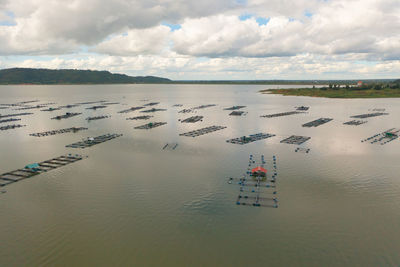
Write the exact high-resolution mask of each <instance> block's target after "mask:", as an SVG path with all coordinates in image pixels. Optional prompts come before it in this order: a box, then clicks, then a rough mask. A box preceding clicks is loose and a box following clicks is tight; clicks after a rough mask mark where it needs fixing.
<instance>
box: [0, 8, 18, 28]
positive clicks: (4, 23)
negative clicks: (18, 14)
mask: <svg viewBox="0 0 400 267" xmlns="http://www.w3.org/2000/svg"><path fill="white" fill-rule="evenodd" d="M4 13H5V14H6V16H7V17H8V18H7V19H5V20H2V21H0V26H15V25H17V23H16V22H15V20H14V19H15V14H14V13H13V12H12V11H5V12H4Z"/></svg>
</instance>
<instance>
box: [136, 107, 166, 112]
mask: <svg viewBox="0 0 400 267" xmlns="http://www.w3.org/2000/svg"><path fill="white" fill-rule="evenodd" d="M157 111H166V109H164V108H152V109H147V110H142V111H140V112H144V113H150V112H157Z"/></svg>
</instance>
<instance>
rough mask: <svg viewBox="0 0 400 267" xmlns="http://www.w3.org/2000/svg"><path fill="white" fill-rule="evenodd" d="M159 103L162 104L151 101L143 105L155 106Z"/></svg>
mask: <svg viewBox="0 0 400 267" xmlns="http://www.w3.org/2000/svg"><path fill="white" fill-rule="evenodd" d="M158 104H160V102H150V103H147V104H145V105H143V106H146V107H149V106H155V105H158Z"/></svg>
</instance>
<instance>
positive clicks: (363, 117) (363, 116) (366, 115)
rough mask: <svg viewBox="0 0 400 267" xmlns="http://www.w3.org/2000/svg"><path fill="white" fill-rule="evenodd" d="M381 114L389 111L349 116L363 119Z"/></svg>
mask: <svg viewBox="0 0 400 267" xmlns="http://www.w3.org/2000/svg"><path fill="white" fill-rule="evenodd" d="M383 115H389V113H384V112H375V113H367V114H360V115H355V116H351V117H350V118H355V119H365V118H371V117H377V116H383Z"/></svg>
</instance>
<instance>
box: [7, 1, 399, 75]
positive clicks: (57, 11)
mask: <svg viewBox="0 0 400 267" xmlns="http://www.w3.org/2000/svg"><path fill="white" fill-rule="evenodd" d="M241 3H243V4H241ZM246 14H248V15H250V18H248V19H246V20H241V19H240V18H239V16H241V15H246ZM259 17H262V18H263V19H264V21H268V23H266V24H265V25H260V24H259V23H258V20H257V19H258V18H259ZM4 20H7V21H10V20H12V21H13V23H15V25H12V24H11V25H10V23H8V24H6V23H3V24H1V21H4ZM165 23H172V24H179V25H180V26H181V28H180V29H177V30H175V31H171V30H170V29H169V28H168V27H167V26H163V25H162V24H165ZM399 29H400V1H399V0H330V1H323V0H247V1H237V0H202V1H198V0H146V1H145V0H115V1H109V0H85V1H83V0H0V60H1V62H2V63H1V64H2V66H13V65H20V66H21V65H22V66H39V67H45V66H47V67H57V68H63V67H73V68H85V69H87V68H93V69H109V70H112V71H118V72H126V73H130V74H136V73H141V74H146V71H147V73H149V74H156V75H162V74H163V75H166V76H168V77H172V78H178V77H188V78H189V77H192V78H203V79H204V78H207V77H215V78H217V77H218V78H223V77H232V78H233V79H236V78H239V76H240V78H245V77H252V78H260V79H263V78H275V77H274V75H277V76H279V77H287V78H290V77H298V78H301V77H311V75H314V76H319V75H321V76H323V77H328V76H334V75H339V74H340V73H341V75H344V76H346V75H348V74H349V73H352V74H358V75H367V73H368V72H369V73H370V74H371V75H378V76H382V77H383V76H385V77H387V75H389V74H390V75H400V70H399V60H400V30H399ZM87 47H89V51H90V53H88V54H85V53H84V52H83V48H85V49H86V48H87ZM1 55H2V56H3V57H2V58H1ZM21 55H25V56H30V58H29V59H27V60H25V59H26V58H24V59H18V56H21ZM43 55H49V56H50V60H49V59H47V58H46V59H45V60H43V58H42V56H43ZM66 55H67V56H66ZM13 56H14V57H13ZM15 56H16V57H15ZM10 58H11V59H10ZM360 62H361V63H360ZM367 63H368V64H367ZM337 73H339V74H337ZM182 75H183V76H182ZM236 76H237V77H236ZM289 76H290V77H289Z"/></svg>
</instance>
